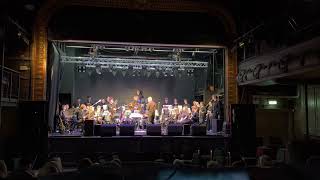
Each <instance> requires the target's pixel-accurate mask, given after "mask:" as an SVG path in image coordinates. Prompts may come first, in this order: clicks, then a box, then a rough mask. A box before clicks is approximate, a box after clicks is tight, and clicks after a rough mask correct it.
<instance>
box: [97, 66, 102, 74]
mask: <svg viewBox="0 0 320 180" xmlns="http://www.w3.org/2000/svg"><path fill="white" fill-rule="evenodd" d="M96 73H97V74H99V75H100V74H102V68H101V66H96Z"/></svg>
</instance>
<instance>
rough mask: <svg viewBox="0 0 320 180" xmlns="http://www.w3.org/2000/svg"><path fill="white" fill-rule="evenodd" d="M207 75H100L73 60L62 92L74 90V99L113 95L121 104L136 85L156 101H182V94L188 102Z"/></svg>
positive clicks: (65, 68)
mask: <svg viewBox="0 0 320 180" xmlns="http://www.w3.org/2000/svg"><path fill="white" fill-rule="evenodd" d="M205 77H206V75H205V73H203V75H200V77H195V76H187V75H183V76H182V77H176V76H173V77H171V76H168V77H164V76H160V77H158V78H157V77H156V76H155V73H153V74H152V75H151V76H150V77H137V76H135V77H134V76H132V75H129V74H128V73H127V74H126V75H125V76H123V75H122V74H121V72H118V74H116V76H114V75H113V74H112V73H110V72H103V73H102V74H101V75H98V74H96V73H95V72H92V74H91V75H89V73H88V72H85V73H79V72H77V71H76V70H75V68H74V65H72V64H66V65H64V67H63V77H62V80H61V89H60V93H70V94H72V98H73V100H72V101H75V98H77V97H81V98H82V99H86V97H87V96H88V95H90V96H92V98H93V100H94V101H95V100H97V99H100V98H103V97H106V96H112V97H114V98H116V99H118V101H119V104H125V103H129V102H131V101H132V97H133V96H134V94H135V93H136V90H137V89H141V90H142V91H143V93H144V96H145V97H148V96H152V97H153V99H154V101H155V102H159V101H160V102H162V101H163V98H164V97H168V98H170V100H169V101H170V103H172V99H173V98H174V97H176V98H178V100H179V102H180V103H182V100H183V98H187V99H188V100H189V102H190V101H191V100H193V99H194V95H195V91H196V89H198V88H204V86H205V81H206V80H205Z"/></svg>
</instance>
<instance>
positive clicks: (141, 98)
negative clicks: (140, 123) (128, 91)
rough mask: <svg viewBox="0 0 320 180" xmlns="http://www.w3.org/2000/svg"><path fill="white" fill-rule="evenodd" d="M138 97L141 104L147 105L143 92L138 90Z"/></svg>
mask: <svg viewBox="0 0 320 180" xmlns="http://www.w3.org/2000/svg"><path fill="white" fill-rule="evenodd" d="M136 96H138V103H139V104H145V100H144V96H143V92H142V90H139V89H138V90H137V92H136Z"/></svg>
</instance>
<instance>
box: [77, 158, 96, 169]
mask: <svg viewBox="0 0 320 180" xmlns="http://www.w3.org/2000/svg"><path fill="white" fill-rule="evenodd" d="M92 165H93V162H92V161H91V159H89V158H83V159H81V160H80V161H79V164H78V170H82V169H86V168H88V167H90V166H92Z"/></svg>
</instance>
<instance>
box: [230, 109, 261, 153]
mask: <svg viewBox="0 0 320 180" xmlns="http://www.w3.org/2000/svg"><path fill="white" fill-rule="evenodd" d="M230 111H231V113H230V118H231V135H232V139H231V146H232V148H231V149H232V151H233V154H234V155H233V156H234V157H235V156H247V157H255V155H256V114H255V105H254V104H232V105H231V108H230ZM238 153H240V154H238Z"/></svg>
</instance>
